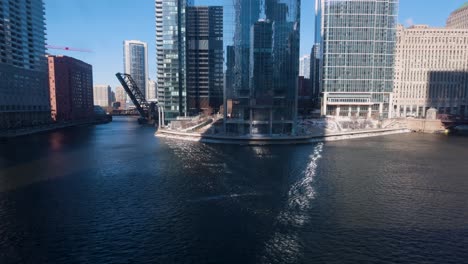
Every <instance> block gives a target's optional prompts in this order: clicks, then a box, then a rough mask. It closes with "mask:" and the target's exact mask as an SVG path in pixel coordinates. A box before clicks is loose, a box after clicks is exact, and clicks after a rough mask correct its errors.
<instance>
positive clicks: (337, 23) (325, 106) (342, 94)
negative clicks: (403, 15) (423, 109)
mask: <svg viewBox="0 0 468 264" xmlns="http://www.w3.org/2000/svg"><path fill="white" fill-rule="evenodd" d="M397 14H398V0H359V1H355V0H317V2H316V15H317V26H318V31H317V32H316V33H317V34H318V36H317V37H316V41H317V44H320V47H321V50H320V54H321V67H322V70H321V74H320V75H321V90H322V92H323V102H322V114H324V115H336V116H365V117H373V118H379V117H382V118H387V117H389V116H390V113H391V107H390V106H391V100H392V92H393V78H394V60H395V40H396V23H397Z"/></svg>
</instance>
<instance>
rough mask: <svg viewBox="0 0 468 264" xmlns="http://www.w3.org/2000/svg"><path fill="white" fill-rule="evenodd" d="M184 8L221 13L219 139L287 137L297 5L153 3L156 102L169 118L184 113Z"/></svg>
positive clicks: (213, 0) (236, 0)
mask: <svg viewBox="0 0 468 264" xmlns="http://www.w3.org/2000/svg"><path fill="white" fill-rule="evenodd" d="M188 6H197V7H202V6H205V7H213V6H217V7H218V8H219V9H220V10H222V12H223V14H222V25H223V28H222V36H221V34H220V36H218V37H217V40H218V41H221V40H222V52H223V67H222V70H223V77H224V93H223V94H224V115H225V130H226V132H227V133H230V134H236V135H255V134H263V135H272V134H276V135H279V134H282V135H285V134H292V133H294V132H295V131H294V128H295V122H296V116H297V111H296V109H297V80H298V75H299V41H300V0H164V1H163V0H156V36H157V53H158V54H157V57H158V99H159V101H160V102H161V103H162V104H163V105H164V107H165V110H166V113H168V114H166V116H168V117H172V118H174V117H176V116H177V115H184V114H186V113H187V112H188V110H187V105H188V104H187V89H186V87H187V75H188V74H189V73H188V72H187V54H188V53H187V36H186V29H187V27H189V25H187V26H186V24H185V23H186V16H187V15H186V13H187V7H188ZM217 16H218V17H219V15H217ZM216 23H217V22H216ZM190 38H191V39H196V36H192V35H191V36H190ZM216 45H221V43H217V44H216ZM216 61H218V60H216ZM192 66H193V65H192ZM215 68H218V67H215ZM195 70H196V69H192V68H190V71H191V72H193V71H195Z"/></svg>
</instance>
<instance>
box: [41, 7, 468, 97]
mask: <svg viewBox="0 0 468 264" xmlns="http://www.w3.org/2000/svg"><path fill="white" fill-rule="evenodd" d="M44 2H45V5H46V23H47V44H49V45H55V46H68V47H74V48H80V49H89V50H92V51H93V52H91V53H82V52H69V51H60V50H50V51H49V53H51V54H63V55H67V56H71V57H75V58H77V59H80V60H83V61H85V62H87V63H89V64H91V65H93V71H94V83H95V84H110V85H111V86H112V87H113V88H114V87H115V86H117V85H119V83H118V81H117V79H116V78H115V73H117V72H121V71H123V55H122V54H123V41H124V40H126V39H136V40H141V41H145V42H148V49H149V51H148V52H149V53H148V56H149V70H150V78H152V79H154V78H155V76H156V47H155V32H154V28H155V20H154V0H44ZM464 2H466V0H442V1H441V0H400V14H399V22H400V23H402V24H406V25H407V24H412V23H414V24H429V25H431V26H444V25H445V20H446V19H447V17H448V15H449V14H450V12H452V11H453V10H455V9H456V8H458V7H460V6H461V5H462V4H463V3H464ZM301 17H302V24H301V27H302V28H301V54H306V53H310V49H311V47H312V43H313V38H314V37H313V36H314V0H302V14H301Z"/></svg>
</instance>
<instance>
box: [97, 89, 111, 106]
mask: <svg viewBox="0 0 468 264" xmlns="http://www.w3.org/2000/svg"><path fill="white" fill-rule="evenodd" d="M93 97H94V105H98V106H100V107H103V108H107V107H110V106H111V101H112V100H111V99H112V98H111V87H110V86H109V85H95V86H94V87H93Z"/></svg>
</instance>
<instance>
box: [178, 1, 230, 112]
mask: <svg viewBox="0 0 468 264" xmlns="http://www.w3.org/2000/svg"><path fill="white" fill-rule="evenodd" d="M186 23H187V27H186V31H187V32H186V36H187V37H186V41H187V50H186V54H187V61H186V67H187V72H186V78H187V80H186V84H187V108H188V113H189V114H190V115H198V114H199V113H200V112H204V113H210V114H211V113H216V112H218V111H219V110H220V108H221V106H222V105H223V87H224V75H223V56H224V54H223V7H222V6H189V7H187V14H186Z"/></svg>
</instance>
